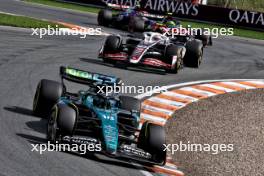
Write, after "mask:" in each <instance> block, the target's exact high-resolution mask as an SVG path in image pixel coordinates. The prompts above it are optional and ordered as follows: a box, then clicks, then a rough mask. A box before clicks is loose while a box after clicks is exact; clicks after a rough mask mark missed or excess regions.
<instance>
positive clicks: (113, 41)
mask: <svg viewBox="0 0 264 176" xmlns="http://www.w3.org/2000/svg"><path fill="white" fill-rule="evenodd" d="M121 44H122V40H121V37H119V36H116V35H111V36H108V37H107V38H106V41H105V44H104V52H109V53H115V52H118V51H119V50H120V46H121Z"/></svg>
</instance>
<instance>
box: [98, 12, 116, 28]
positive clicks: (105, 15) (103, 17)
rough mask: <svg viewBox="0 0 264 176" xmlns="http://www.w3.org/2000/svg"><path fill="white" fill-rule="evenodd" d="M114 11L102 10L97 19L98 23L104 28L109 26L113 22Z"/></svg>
mask: <svg viewBox="0 0 264 176" xmlns="http://www.w3.org/2000/svg"><path fill="white" fill-rule="evenodd" d="M112 16H113V15H112V11H111V10H106V9H104V10H100V11H99V13H98V17H97V22H98V24H99V25H102V26H109V25H110V24H111V21H112Z"/></svg>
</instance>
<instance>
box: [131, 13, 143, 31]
mask: <svg viewBox="0 0 264 176" xmlns="http://www.w3.org/2000/svg"><path fill="white" fill-rule="evenodd" d="M144 30H145V21H144V20H143V19H142V18H141V17H138V16H134V17H131V18H130V20H129V23H128V31H129V32H143V31H144Z"/></svg>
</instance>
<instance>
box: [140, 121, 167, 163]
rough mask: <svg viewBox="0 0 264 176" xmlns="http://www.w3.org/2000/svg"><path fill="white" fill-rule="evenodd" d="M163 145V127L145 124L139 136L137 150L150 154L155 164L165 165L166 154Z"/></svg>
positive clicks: (164, 141) (164, 139)
mask: <svg viewBox="0 0 264 176" xmlns="http://www.w3.org/2000/svg"><path fill="white" fill-rule="evenodd" d="M164 144H166V138H165V129H164V127H162V126H159V125H156V124H153V123H149V122H145V123H144V124H143V126H142V128H141V131H140V134H139V138H138V148H141V149H143V150H145V151H146V152H148V153H150V154H151V155H152V160H153V161H154V162H155V163H157V164H159V165H165V163H166V155H167V153H166V151H164Z"/></svg>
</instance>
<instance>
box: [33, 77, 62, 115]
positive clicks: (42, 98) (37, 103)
mask: <svg viewBox="0 0 264 176" xmlns="http://www.w3.org/2000/svg"><path fill="white" fill-rule="evenodd" d="M62 94H63V86H62V84H61V83H59V82H56V81H51V80H46V79H42V80H41V81H40V82H39V84H38V86H37V89H36V93H35V96H34V100H33V113H34V115H37V116H41V117H47V116H48V115H49V113H50V110H51V108H52V107H53V106H54V105H55V104H56V102H57V101H58V100H59V98H60V97H61V95H62Z"/></svg>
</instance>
